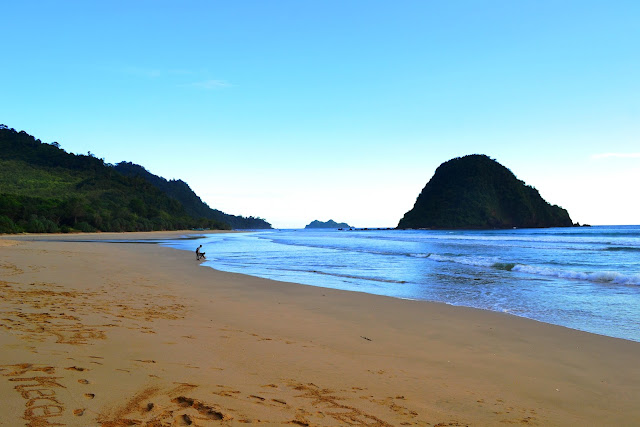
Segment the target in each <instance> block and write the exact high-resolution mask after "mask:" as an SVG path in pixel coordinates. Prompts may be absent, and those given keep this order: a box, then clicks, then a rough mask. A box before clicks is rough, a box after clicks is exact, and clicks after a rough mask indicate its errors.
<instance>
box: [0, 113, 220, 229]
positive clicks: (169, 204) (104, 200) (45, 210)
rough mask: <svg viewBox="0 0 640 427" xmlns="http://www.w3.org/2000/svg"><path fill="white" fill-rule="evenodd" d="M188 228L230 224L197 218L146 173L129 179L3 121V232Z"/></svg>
mask: <svg viewBox="0 0 640 427" xmlns="http://www.w3.org/2000/svg"><path fill="white" fill-rule="evenodd" d="M183 184H184V183H183ZM184 185H185V186H186V184H184ZM187 188H188V187H187ZM190 228H214V229H230V228H231V226H230V225H229V224H228V223H226V222H224V221H220V220H217V219H215V218H211V217H207V216H205V215H194V213H193V212H190V211H188V210H187V209H186V208H185V206H183V204H182V203H181V202H180V201H179V200H177V199H176V198H174V197H171V196H169V195H167V193H165V192H163V191H161V190H160V189H158V188H157V187H156V186H154V185H153V184H152V183H151V182H149V181H148V180H147V179H145V177H141V176H135V177H132V176H126V175H124V174H122V173H120V172H118V171H117V170H116V168H114V167H113V166H112V165H109V164H106V163H105V162H104V160H102V159H98V158H96V157H95V156H94V155H92V154H91V153H88V154H87V155H82V154H72V153H67V152H66V151H64V150H63V149H61V148H60V146H59V144H58V143H55V142H54V143H52V144H45V143H43V142H42V141H40V140H39V139H35V138H34V137H33V136H31V135H29V134H27V133H26V132H24V131H20V132H17V131H16V130H15V129H9V128H7V126H4V125H0V233H20V232H31V233H47V232H70V231H87V232H89V231H152V230H178V229H190Z"/></svg>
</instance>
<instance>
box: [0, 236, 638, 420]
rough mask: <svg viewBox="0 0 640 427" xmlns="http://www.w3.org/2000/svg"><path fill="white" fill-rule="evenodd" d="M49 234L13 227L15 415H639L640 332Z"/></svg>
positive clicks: (7, 294) (10, 345) (0, 415)
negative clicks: (42, 237)
mask: <svg viewBox="0 0 640 427" xmlns="http://www.w3.org/2000/svg"><path fill="white" fill-rule="evenodd" d="M184 234H185V233H184V232H183V233H143V234H135V233H134V234H129V233H126V234H108V233H104V234H99V235H86V236H81V235H74V236H61V237H60V238H61V239H65V240H66V239H78V240H82V239H87V238H89V239H95V238H100V239H112V238H116V239H132V238H145V239H147V238H164V237H168V236H171V237H173V236H179V235H184ZM34 238H35V237H34V236H2V238H0V347H1V351H0V402H2V403H1V405H0V425H2V426H4V425H6V426H17V425H31V426H46V425H70V426H93V425H96V426H127V425H151V426H164V425H193V426H208V425H244V424H247V423H256V424H266V425H287V424H289V425H320V426H325V425H327V426H331V425H367V426H400V425H421V426H436V425H437V426H445V425H453V426H461V425H462V426H464V425H479V426H490V425H503V424H524V425H540V426H548V425H558V426H566V425H599V426H603V425H616V426H622V425H628V426H633V425H639V424H640V405H639V404H638V403H639V402H640V363H639V361H640V343H637V342H630V341H625V340H620V339H614V338H608V337H602V336H598V335H593V334H589V333H583V332H579V331H574V330H570V329H566V328H562V327H557V326H552V325H546V324H543V323H539V322H535V321H531V320H527V319H521V318H517V317H514V316H510V315H506V314H500V313H492V312H488V311H483V310H475V309H467V308H462V307H451V306H447V305H444V304H437V303H427V302H418V301H406V300H399V299H393V298H387V297H379V296H373V295H366V294H360V293H353V292H344V291H337V290H331V289H323V288H315V287H310V286H303V285H297V284H289V283H282V282H276V281H270V280H266V279H259V278H253V277H250V276H244V275H239V274H231V273H224V272H219V271H215V270H212V269H210V268H205V267H201V266H199V263H198V262H196V260H195V254H194V253H191V252H184V251H177V250H173V249H168V248H162V247H160V246H158V245H151V244H124V243H89V242H63V241H35V240H34ZM47 238H48V239H49V238H50V239H52V240H55V239H56V237H54V236H47ZM196 246H197V244H195V242H194V250H195V247H196Z"/></svg>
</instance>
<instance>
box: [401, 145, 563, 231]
mask: <svg viewBox="0 0 640 427" xmlns="http://www.w3.org/2000/svg"><path fill="white" fill-rule="evenodd" d="M572 225H573V224H572V222H571V218H570V217H569V214H568V213H567V211H566V210H565V209H562V208H561V207H559V206H555V205H553V206H552V205H550V204H549V203H547V202H546V201H545V200H544V199H543V198H542V197H541V196H540V193H538V190H536V189H535V188H533V187H530V186H528V185H526V184H525V183H524V182H522V181H520V180H519V179H517V178H516V177H515V175H514V174H513V173H512V172H511V171H510V170H509V169H507V168H506V167H504V166H502V165H501V164H500V163H498V162H496V161H495V160H492V159H491V158H489V157H488V156H485V155H479V154H474V155H470V156H464V157H459V158H455V159H452V160H449V161H448V162H445V163H443V164H441V165H440V166H439V167H438V169H436V172H435V174H434V175H433V178H431V180H430V181H429V182H428V183H427V185H426V186H425V187H424V189H423V190H422V192H421V193H420V195H419V196H418V199H417V200H416V203H415V205H414V206H413V209H411V210H410V211H409V212H407V213H406V214H405V215H404V217H403V218H402V219H401V220H400V223H399V224H398V228H440V229H442V228H452V229H490V228H513V227H518V228H540V227H570V226H572Z"/></svg>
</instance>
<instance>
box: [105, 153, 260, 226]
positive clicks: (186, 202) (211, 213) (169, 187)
mask: <svg viewBox="0 0 640 427" xmlns="http://www.w3.org/2000/svg"><path fill="white" fill-rule="evenodd" d="M115 170H116V171H118V172H120V173H121V174H123V175H126V176H130V177H142V178H144V179H145V180H147V181H149V182H150V183H151V184H152V185H153V186H154V187H156V188H157V189H159V190H160V191H162V192H163V193H165V194H166V195H168V196H169V197H172V198H174V199H176V200H178V201H179V202H180V203H182V206H184V208H185V210H186V211H187V213H188V214H189V215H191V216H192V217H194V218H208V219H213V220H216V221H220V222H224V223H227V224H229V225H231V227H232V228H234V229H243V230H247V229H266V228H271V224H269V223H268V222H267V221H265V220H264V219H262V218H255V217H252V216H251V217H243V216H238V215H229V214H226V213H224V212H221V211H219V210H217V209H211V208H210V207H209V206H208V205H207V204H206V203H205V202H203V201H202V200H201V199H200V197H198V195H197V194H196V193H194V192H193V190H192V189H191V188H190V187H189V185H187V183H186V182H184V181H182V180H180V179H178V180H166V179H165V178H162V177H159V176H157V175H154V174H152V173H151V172H149V171H147V170H146V169H145V168H144V167H142V166H140V165H136V164H134V163H130V162H121V163H118V164H117V165H116V166H115Z"/></svg>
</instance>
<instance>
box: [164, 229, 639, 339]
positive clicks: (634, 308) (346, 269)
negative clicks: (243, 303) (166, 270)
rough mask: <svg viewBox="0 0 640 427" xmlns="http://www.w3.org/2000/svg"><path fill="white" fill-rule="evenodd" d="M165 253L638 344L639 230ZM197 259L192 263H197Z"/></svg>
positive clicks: (331, 236)
mask: <svg viewBox="0 0 640 427" xmlns="http://www.w3.org/2000/svg"><path fill="white" fill-rule="evenodd" d="M191 237H192V238H197V239H196V240H192V239H189V240H185V239H180V240H171V241H164V242H163V243H162V244H163V245H165V246H169V247H173V248H176V249H182V250H188V251H195V249H196V247H197V246H198V245H200V244H202V246H203V250H204V252H206V254H207V255H206V256H207V260H206V261H205V262H203V263H202V265H203V266H205V267H211V268H214V269H217V270H222V271H228V272H234V273H242V274H248V275H252V276H258V277H264V278H268V279H274V280H280V281H286V282H293V283H298V284H301V285H309V286H319V287H324V288H333V289H342V290H346V291H352V292H364V293H368V294H376V295H384V296H388V297H391V298H403V299H411V300H424V301H436V302H440V303H445V304H451V305H456V306H466V307H474V308H479V309H484V310H491V311H496V312H502V313H509V314H512V315H515V316H521V317H525V318H529V319H534V320H537V321H541V322H546V323H551V324H555V325H561V326H565V327H568V328H573V329H578V330H582V331H587V332H592V333H596V334H601V335H607V336H611V337H616V338H623V339H627V340H632V341H640V226H593V227H572V228H546V229H513V230H482V231H480V230H478V231H468V230H465V231H461V230H452V231H447V230H388V229H387V230H325V229H321V230H265V231H253V232H246V233H245V232H242V233H225V234H200V235H199V234H198V233H197V232H194V235H193V236H191ZM194 258H195V255H194Z"/></svg>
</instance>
